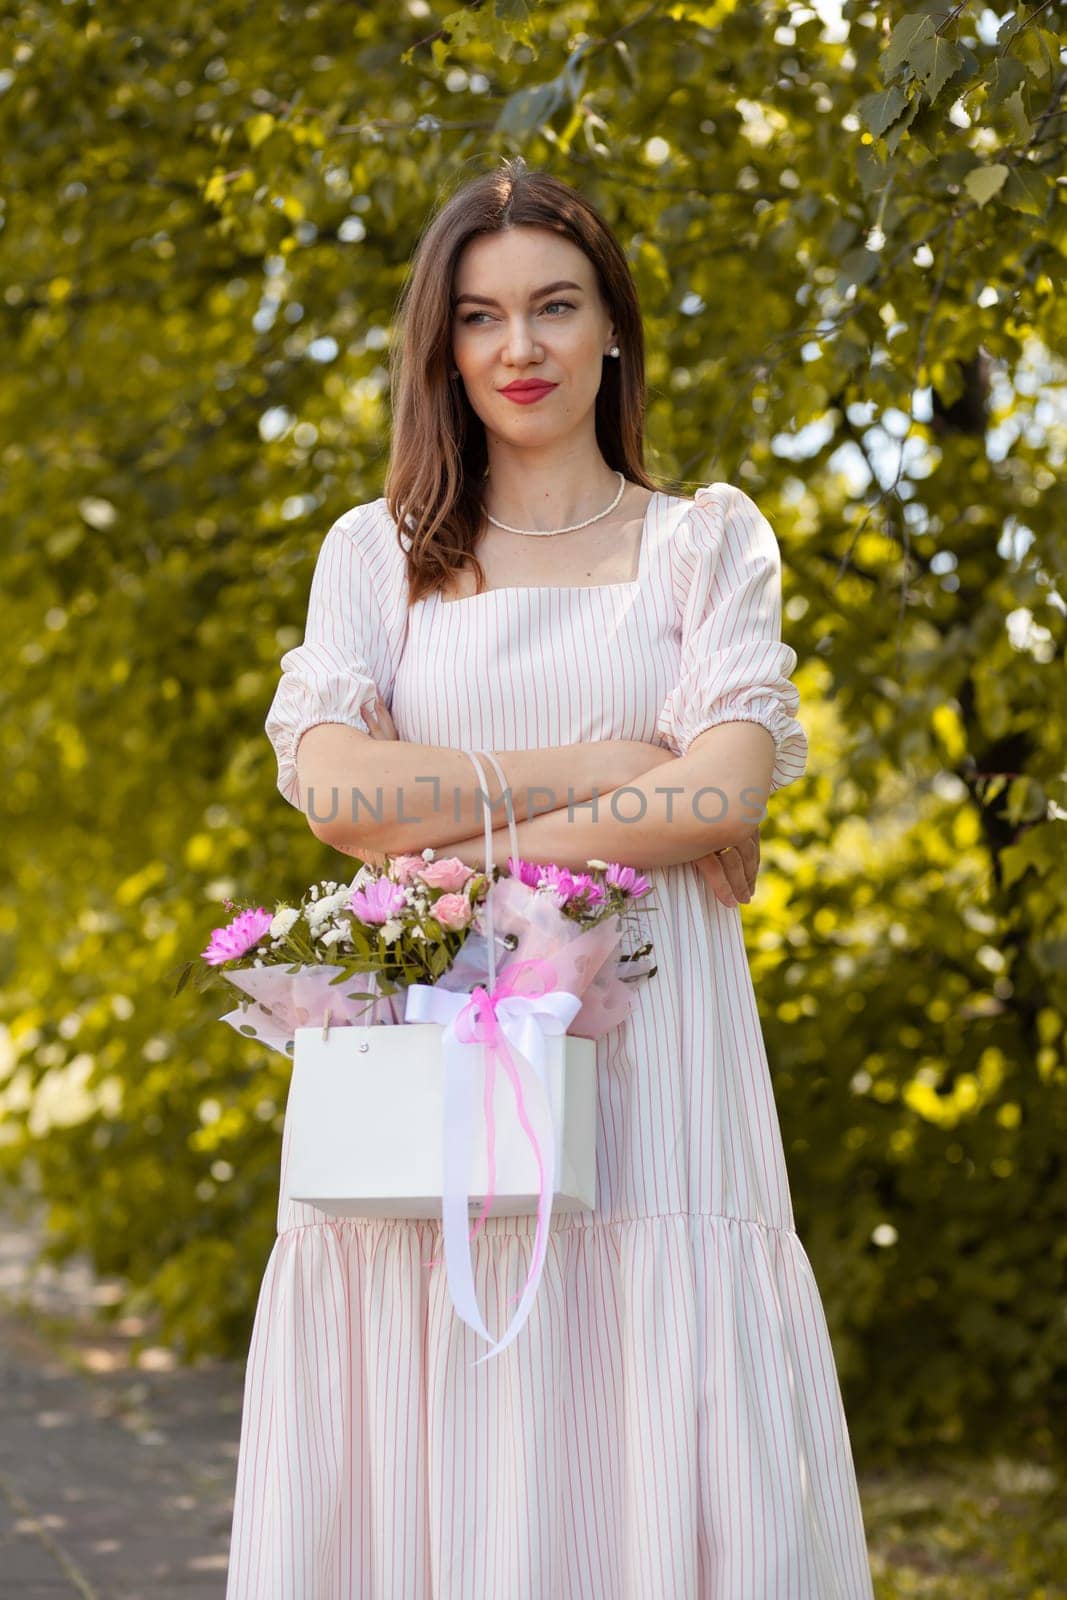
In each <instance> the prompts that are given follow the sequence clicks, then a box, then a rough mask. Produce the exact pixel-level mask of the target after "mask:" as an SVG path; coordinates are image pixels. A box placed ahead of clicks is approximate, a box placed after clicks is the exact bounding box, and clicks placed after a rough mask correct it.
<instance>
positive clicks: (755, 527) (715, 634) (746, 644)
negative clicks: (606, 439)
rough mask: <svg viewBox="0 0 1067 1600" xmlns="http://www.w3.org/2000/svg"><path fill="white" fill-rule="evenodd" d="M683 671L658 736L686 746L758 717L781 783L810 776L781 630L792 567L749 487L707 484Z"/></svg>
mask: <svg viewBox="0 0 1067 1600" xmlns="http://www.w3.org/2000/svg"><path fill="white" fill-rule="evenodd" d="M676 567H677V573H678V576H677V585H678V588H679V589H680V590H681V593H682V595H683V596H684V598H681V597H680V604H681V607H682V611H681V673H680V676H679V681H678V683H677V684H676V685H675V687H674V688H673V689H672V690H671V692H670V694H669V695H668V696H667V699H666V701H665V702H664V705H663V708H662V710H661V712H660V715H659V719H658V722H657V728H656V732H657V737H658V738H659V739H660V741H661V742H662V743H664V744H666V745H668V746H669V747H670V748H671V749H673V750H674V752H675V753H676V754H677V755H684V754H685V753H686V751H687V750H688V749H689V746H690V745H691V744H692V742H693V740H694V739H695V738H696V736H697V734H698V733H703V732H704V731H705V729H707V728H713V727H715V726H716V725H717V724H718V723H720V722H758V723H760V724H761V725H762V726H763V727H764V728H766V729H767V730H768V732H769V733H770V734H771V735H772V737H773V739H774V747H775V758H774V771H773V775H772V778H771V792H772V793H773V792H774V790H776V789H781V788H783V787H784V786H785V785H786V784H787V783H792V782H794V780H795V779H797V778H799V777H801V776H802V774H803V772H804V768H805V766H806V764H807V752H808V740H807V735H806V734H805V732H804V729H803V728H802V727H801V725H800V723H799V722H798V721H797V717H796V712H797V710H798V708H799V705H800V693H799V690H798V689H797V688H796V686H795V685H794V684H792V683H791V682H790V674H791V673H792V672H793V670H794V669H795V667H796V664H797V657H796V652H795V650H793V649H791V648H790V646H789V645H787V644H784V643H783V642H782V638H781V615H782V567H781V556H780V553H779V549H778V541H777V540H776V538H775V536H774V532H773V530H772V528H771V525H770V523H769V522H768V521H767V519H766V517H765V516H764V515H763V513H762V512H761V511H760V510H759V508H758V506H757V505H756V503H755V501H754V500H752V499H751V498H750V497H749V496H748V495H747V494H746V493H745V492H744V490H743V489H738V488H736V487H735V486H734V485H733V484H729V483H713V484H709V485H708V486H707V487H705V488H701V489H698V490H697V492H696V495H695V497H694V502H693V506H692V509H691V510H690V511H689V512H688V513H687V515H686V517H685V523H684V526H683V527H682V528H680V529H679V546H678V555H677V561H676Z"/></svg>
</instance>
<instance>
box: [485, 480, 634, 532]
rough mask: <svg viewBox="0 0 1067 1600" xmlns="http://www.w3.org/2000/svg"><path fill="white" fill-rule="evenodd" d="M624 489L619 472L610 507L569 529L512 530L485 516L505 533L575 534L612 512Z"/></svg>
mask: <svg viewBox="0 0 1067 1600" xmlns="http://www.w3.org/2000/svg"><path fill="white" fill-rule="evenodd" d="M625 488H626V479H625V477H624V476H623V474H622V473H621V472H620V473H619V487H618V491H617V493H616V495H615V498H614V500H613V501H612V502H611V504H610V506H605V507H604V509H603V511H598V512H597V514H596V516H595V517H586V519H585V521H584V522H572V523H571V525H570V527H569V528H512V527H510V526H509V525H508V524H507V523H506V522H498V521H497V519H496V518H495V517H489V513H488V511H487V512H486V513H485V514H486V516H487V517H489V521H490V522H491V523H492V524H493V526H494V528H503V530H504V532H505V533H526V534H533V535H535V536H538V535H540V536H544V535H547V534H552V533H577V531H578V529H579V528H588V526H589V524H590V523H591V522H599V521H600V519H601V517H606V516H607V514H608V512H609V511H614V510H615V507H616V506H617V505H618V503H619V501H620V500H621V499H622V491H623V490H624V489H625Z"/></svg>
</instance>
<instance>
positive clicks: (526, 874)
mask: <svg viewBox="0 0 1067 1600" xmlns="http://www.w3.org/2000/svg"><path fill="white" fill-rule="evenodd" d="M544 870H545V869H544V867H542V866H541V864H540V862H538V861H524V860H523V859H522V857H521V856H517V857H516V856H508V875H509V877H512V878H518V880H519V882H520V883H525V884H526V886H527V888H530V889H536V888H537V885H538V884H539V883H540V881H541V874H542V873H543V872H544Z"/></svg>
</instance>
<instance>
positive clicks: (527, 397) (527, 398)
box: [500, 378, 556, 406]
mask: <svg viewBox="0 0 1067 1600" xmlns="http://www.w3.org/2000/svg"><path fill="white" fill-rule="evenodd" d="M555 387H556V385H555V384H554V383H545V382H544V381H543V380H542V379H541V378H516V380H515V382H514V383H509V384H508V386H507V388H506V389H501V391H500V393H501V394H506V395H507V397H508V399H509V400H514V401H516V402H517V403H518V404H519V405H521V406H528V405H531V404H532V403H533V402H534V401H535V400H540V399H541V398H542V397H543V396H544V395H546V394H549V393H550V392H551V391H552V390H553V389H554V388H555Z"/></svg>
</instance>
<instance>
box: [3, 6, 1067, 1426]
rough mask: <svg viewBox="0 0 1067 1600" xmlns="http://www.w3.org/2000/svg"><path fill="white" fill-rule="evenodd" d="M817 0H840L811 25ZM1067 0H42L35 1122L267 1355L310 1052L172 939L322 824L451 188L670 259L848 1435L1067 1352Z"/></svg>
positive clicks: (23, 621) (782, 1032)
mask: <svg viewBox="0 0 1067 1600" xmlns="http://www.w3.org/2000/svg"><path fill="white" fill-rule="evenodd" d="M791 18H792V20H790V19H791ZM1050 20H1051V13H1050V12H1049V11H1048V10H1047V9H1046V8H1044V7H1041V6H1034V7H1032V8H1029V9H1026V8H1024V9H1020V10H1017V11H1015V12H1013V13H1012V14H1011V15H1010V16H1007V17H1006V18H1005V20H1004V21H1003V23H1001V24H999V26H998V23H997V17H996V14H995V13H993V12H990V11H988V10H986V11H982V12H981V13H980V16H979V17H976V16H975V15H972V14H971V12H969V11H968V10H966V9H963V10H960V9H959V8H955V9H949V8H945V7H943V6H938V7H934V6H933V5H929V4H924V5H920V6H918V7H904V6H903V5H900V4H891V5H885V6H879V7H868V6H864V5H860V4H854V3H847V4H846V5H845V7H844V18H843V22H842V24H841V26H840V27H837V28H833V27H827V26H824V24H823V23H822V22H821V21H820V20H819V18H818V17H817V16H816V15H815V14H814V13H812V12H808V11H804V10H794V11H793V12H791V13H790V12H787V11H785V10H783V9H782V8H781V7H774V6H766V5H748V6H738V5H731V4H706V5H701V4H684V3H672V4H664V5H662V6H658V7H655V6H640V5H632V6H625V5H609V6H608V7H606V8H605V7H604V6H602V5H596V6H594V5H593V4H591V3H589V0H584V3H580V4H579V3H571V4H554V5H544V6H540V7H528V6H525V5H522V4H517V3H514V0H510V3H504V0H499V3H498V4H497V5H496V6H495V7H493V6H490V5H485V4H483V5H480V6H468V7H463V8H461V9H458V10H454V11H451V12H450V11H448V10H447V9H446V8H444V7H435V6H432V5H430V4H427V3H424V0H417V3H416V0H411V3H409V4H408V5H407V6H406V7H390V8H388V10H387V9H385V8H383V7H379V6H376V5H373V4H371V5H364V6H360V7H352V6H323V5H300V4H290V5H274V6H269V5H268V6H266V7H264V6H259V7H257V8H245V9H244V10H242V9H241V8H236V9H235V8H226V9H224V8H220V7H212V6H205V5H203V4H192V3H190V0H179V3H178V6H177V8H176V9H175V7H174V6H171V7H168V8H167V9H166V10H164V9H163V8H162V7H160V6H158V5H152V4H151V3H150V0H148V3H146V4H144V5H142V6H140V7H138V8H137V11H136V15H134V13H132V12H130V11H129V9H128V8H119V7H115V8H108V7H106V6H95V7H94V6H89V5H87V4H84V3H72V4H69V5H64V6H46V5H44V4H41V3H38V4H23V5H21V6H18V7H14V8H11V9H10V10H9V12H8V15H7V16H6V18H5V20H4V22H3V24H2V26H3V32H4V40H5V44H6V46H7V48H6V50H5V56H6V58H7V60H8V62H9V63H10V65H9V69H8V70H7V71H6V72H5V73H4V75H3V78H2V79H0V83H3V84H4V85H5V88H4V92H3V95H2V99H0V117H2V118H3V130H2V131H3V138H4V149H5V152H6V173H7V204H6V207H5V211H4V226H3V230H2V232H0V251H2V252H3V282H4V284H5V285H6V287H5V289H4V291H3V301H2V314H3V318H4V322H5V331H6V335H7V363H6V374H5V383H4V385H3V388H2V390H0V413H2V422H3V433H4V438H5V441H6V443H5V444H4V446H3V454H2V462H3V470H4V482H5V498H6V504H7V512H8V517H7V529H8V537H7V540H6V543H5V547H4V550H3V553H2V554H0V563H2V568H0V576H2V583H3V592H4V595H5V632H6V639H5V643H6V645H7V651H8V663H9V665H8V670H7V671H6V672H5V674H4V683H3V688H2V690H0V696H2V699H0V755H2V758H3V763H4V770H5V774H6V789H5V799H6V805H5V811H6V817H5V831H6V843H7V846H8V858H9V860H10V862H11V864H12V872H11V879H10V882H9V883H8V884H7V885H6V886H5V887H4V888H3V890H2V899H0V964H2V965H0V974H2V976H0V984H2V995H0V1004H2V1010H0V1018H2V1020H3V1021H4V1022H5V1023H6V1025H7V1027H8V1029H9V1038H10V1047H9V1059H8V1061H7V1064H6V1068H5V1069H4V1071H3V1079H2V1083H0V1092H2V1094H3V1120H2V1122H0V1140H2V1142H0V1167H2V1170H3V1171H4V1172H5V1173H6V1175H7V1176H8V1178H9V1179H10V1181H12V1182H21V1183H24V1184H25V1185H27V1186H31V1187H34V1186H36V1187H39V1188H40V1189H41V1191H42V1192H43V1193H44V1195H45V1196H46V1197H47V1198H48V1200H49V1201H50V1202H51V1207H52V1220H53V1228H54V1242H55V1249H56V1251H57V1252H62V1251H64V1250H67V1249H69V1248H72V1247H77V1246H87V1247H88V1248H89V1249H90V1250H91V1251H92V1252H93V1254H94V1256H95V1258H96V1260H97V1261H98V1263H99V1265H100V1266H101V1267H102V1268H103V1269H104V1270H106V1271H109V1272H115V1271H117V1272H122V1273H124V1274H126V1275H128V1277H129V1279H130V1281H131V1283H132V1284H133V1285H134V1286H135V1288H136V1289H137V1291H138V1292H140V1293H141V1294H142V1295H147V1296H149V1297H150V1298H151V1299H153V1300H154V1301H155V1303H157V1304H159V1305H161V1306H162V1307H163V1309H164V1311H165V1313H166V1316H167V1319H168V1320H167V1327H168V1331H169V1335H170V1337H171V1338H172V1339H173V1340H174V1342H175V1344H176V1346H177V1347H178V1348H179V1349H180V1350H182V1351H183V1352H184V1353H186V1354H189V1355H193V1354H195V1353H196V1352H197V1351H198V1350H206V1349H217V1348H229V1349H236V1350H240V1349H241V1348H242V1344H243V1340H244V1339H245V1338H246V1337H247V1330H248V1325H249V1321H250V1317H251V1313H252V1308H253V1306H254V1302H255V1293H256V1288H257V1285H258V1280H259V1275H260V1272H261V1270H262V1265H263V1262H264V1259H265V1256H266V1253H267V1250H268V1249H269V1247H270V1241H271V1238H272V1235H273V1227H274V1206H275V1204H276V1200H277V1161H278V1139H279V1130H280V1127H281V1121H282V1113H283V1107H284V1100H285V1092H286V1083H285V1073H286V1070H287V1068H286V1065H285V1063H284V1062H281V1061H280V1060H279V1059H278V1058H272V1057H271V1056H270V1055H269V1054H266V1053H264V1052H263V1051H262V1050H259V1049H256V1048H253V1047H251V1046H246V1045H244V1044H242V1042H241V1041H240V1040H239V1039H238V1038H237V1037H236V1036H235V1035H234V1034H233V1032H232V1031H231V1030H229V1029H226V1028H223V1027H222V1026H220V1025H218V1024H216V1023H215V1022H214V1020H213V1016H214V1013H213V1012H212V1013H210V1014H209V1013H206V1012H205V1010H204V1003H203V1000H202V999H201V1000H200V1001H199V1002H198V1000H197V996H196V995H195V994H194V993H193V992H192V990H191V988H186V989H184V990H183V991H182V993H181V994H180V995H179V996H178V997H176V998H175V997H174V996H173V995H172V992H171V984H170V983H169V982H168V979H167V976H166V975H167V974H168V973H170V972H172V971H173V969H174V967H175V964H176V963H177V962H179V961H180V960H181V959H182V957H183V956H185V955H187V954H188V952H189V951H190V950H191V949H193V948H196V947H197V942H198V941H199V940H200V939H201V938H202V936H203V933H204V930H205V928H206V927H207V926H209V925H210V923H211V921H212V920H213V919H215V920H221V918H220V917H219V915H218V909H219V905H220V903H221V901H222V900H223V899H224V898H225V897H227V896H229V897H235V896H237V895H239V894H249V893H256V892H264V891H265V890H266V889H267V888H268V887H269V890H270V891H271V892H273V893H276V894H277V895H278V896H279V898H285V897H287V896H291V895H293V894H295V893H297V892H298V891H299V889H300V888H301V887H302V886H303V885H304V884H306V883H307V882H309V881H311V880H312V879H313V878H316V877H319V876H322V875H324V873H325V872H327V871H328V866H329V863H328V861H324V860H323V850H322V847H321V846H320V845H319V844H318V842H317V841H316V840H315V839H314V838H313V837H312V836H311V835H310V833H309V832H308V830H307V829H306V827H305V826H304V824H303V823H302V821H301V819H300V817H299V816H298V815H297V814H296V812H295V811H293V810H291V809H290V808H289V807H287V806H285V805H284V804H283V803H282V802H281V800H280V799H279V797H278V795H277V793H276V791H275V788H274V763H273V755H272V752H271V750H270V748H269V745H268V744H267V741H266V739H265V737H264V734H263V718H264V716H265V713H266V709H267V706H268V704H269V702H270V698H271V696H272V694H273V690H274V686H275V683H276V681H277V671H278V667H277V663H278V657H279V655H280V654H281V652H282V651H283V650H284V649H285V648H287V647H288V646H290V645H293V644H295V643H297V642H299V639H300V637H301V628H302V622H303V614H304V608H305V605H306V599H307V589H308V583H309V579H310V573H311V566H312V563H313V560H314V556H315V553H316V550H317V546H318V542H319V540H320V539H321V536H322V534H323V532H324V530H325V528H326V527H327V526H328V525H329V523H330V522H331V521H332V519H333V518H334V517H336V516H337V515H338V514H339V513H340V512H341V511H342V510H343V509H345V508H346V507H348V506H350V505H352V504H354V503H356V502H357V501H361V500H367V499H370V498H373V497H374V496H375V495H376V494H378V493H379V492H380V483H381V473H382V469H383V465H384V461H385V456H386V448H387V446H386V441H387V438H388V430H389V417H388V410H387V401H388V386H387V374H386V369H385V351H386V348H387V345H388V342H389V338H390V324H391V315H392V307H393V305H394V303H395V299H396V296H397V294H398V292H399V290H400V287H401V285H402V283H403V280H404V274H405V270H406V264H407V261H408V259H409V256H410V253H411V250H412V248H413V245H414V243H415V241H416V239H417V237H418V235H419V233H420V231H421V229H422V227H423V225H424V223H425V220H426V217H427V215H428V213H429V212H430V211H431V209H432V208H433V207H434V206H435V205H436V204H437V203H438V201H439V199H440V198H441V196H442V195H443V194H444V193H445V192H447V191H448V189H449V188H450V187H451V186H452V184H453V183H455V182H457V181H459V180H461V179H462V178H463V177H465V176H469V175H470V174H471V173H473V172H474V171H476V170H481V169H482V168H483V167H484V166H485V165H487V164H492V163H493V162H494V161H495V160H496V158H497V156H498V155H499V154H500V153H505V152H508V153H510V152H512V151H514V150H516V149H519V148H521V149H522V151H523V153H524V154H525V155H526V158H527V160H528V161H529V162H530V164H531V165H534V166H545V167H547V168H549V169H551V170H553V171H556V172H558V173H560V175H562V176H563V177H565V178H567V179H569V180H570V181H572V182H574V183H576V184H578V185H579V186H580V187H582V188H583V190H584V191H585V192H586V193H587V194H589V196H590V197H591V198H592V199H593V201H594V202H595V203H597V204H598V205H599V206H600V207H601V208H602V209H603V211H604V212H605V214H606V215H607V216H608V218H609V219H610V221H611V222H612V224H613V225H614V227H615V228H616V229H617V231H618V233H619V235H620V237H621V238H622V240H623V241H624V244H625V246H626V248H627V250H628V252H629V256H630V259H631V261H632V264H633V269H634V272H635V274H636V276H637V279H638V282H639V287H640V290H641V294H642V299H643V304H644V308H645V316H646V335H647V347H648V375H649V404H648V417H647V422H648V432H649V441H650V464H651V466H652V467H653V469H654V470H656V469H658V470H661V471H662V472H663V474H664V476H671V477H673V476H674V475H676V474H677V475H680V476H681V477H682V481H684V482H686V483H689V484H691V485H692V486H693V487H695V486H696V485H698V484H700V483H704V482H708V481H711V480H712V479H715V478H728V479H730V480H731V481H734V482H737V483H739V484H741V485H742V486H743V487H744V488H745V489H746V490H747V491H748V492H749V493H750V494H752V495H753V497H754V498H755V499H756V500H757V501H758V503H759V504H760V505H761V507H762V508H763V509H764V510H765V511H766V512H767V513H768V515H770V516H771V518H772V520H773V521H774V523H775V526H776V530H777V532H778V536H779V539H780V542H781V545H782V549H783V554H784V561H785V566H786V580H785V581H786V594H785V601H786V605H785V625H786V634H787V637H788V638H789V640H790V642H791V643H792V644H793V645H794V647H795V648H796V650H797V652H798V655H799V658H800V662H801V667H800V671H799V674H798V681H799V683H800V686H801V691H802V696H803V702H802V704H803V715H804V720H805V725H806V726H807V727H808V729H809V732H810V735H811V741H812V759H811V767H810V774H809V776H808V778H807V779H805V780H804V781H803V782H802V783H800V784H798V785H796V786H795V787H793V788H791V789H789V790H788V791H786V792H785V793H784V794H783V795H782V796H780V797H779V799H778V801H777V802H776V807H775V809H774V813H773V818H772V823H771V825H770V827H769V828H768V829H767V830H766V831H767V840H766V846H765V862H766V866H765V870H764V873H763V875H762V878H761V883H760V890H759V895H758V897H757V900H756V902H755V903H754V905H753V908H752V909H751V910H750V911H749V912H748V913H747V916H746V923H747V926H748V932H749V942H750V948H751V954H752V960H753V965H754V971H755V976H756V982H757V988H758V993H759V997H760V1005H761V1010H762V1014H763V1017H764V1021H765V1025H766V1029H767V1037H768V1044H769V1048H770V1051H771V1055H772V1060H773V1064H774V1073H775V1086H776V1092H777V1095H778V1103H779V1108H780V1113H781V1120H782V1125H783V1131H784V1135H785V1140H786V1148H787V1152H788V1156H789V1163H790V1174H791V1178H792V1182H793V1190H794V1201H795V1208H796V1213H797V1222H798V1227H799V1229H800V1232H801V1235H802V1237H803V1238H804V1239H805V1242H806V1243H807V1245H808V1248H809V1252H810V1254H811V1257H812V1260H813V1263H814V1265H815V1268H816V1271H817V1274H818V1277H819V1280H820V1284H821V1286H822V1288H823V1291H824V1295H825V1300H826V1305H827V1311H828V1315H829V1317H830V1321H831V1324H832V1328H833V1332H834V1340H835V1348H836V1350H837V1353H838V1356H839V1360H840V1364H841V1369H842V1374H843V1378H844V1380H845V1386H846V1404H847V1405H848V1407H849V1412H850V1426H851V1430H852V1434H853V1438H854V1440H855V1443H856V1446H857V1451H858V1452H859V1453H861V1454H863V1455H866V1456H867V1457H868V1458H869V1457H870V1456H872V1455H873V1454H874V1453H875V1452H876V1451H879V1450H883V1449H885V1450H889V1449H894V1448H898V1447H899V1446H901V1445H902V1444H905V1443H909V1442H918V1443H923V1442H924V1441H926V1442H929V1441H934V1442H940V1443H945V1444H956V1443H960V1442H979V1443H981V1444H982V1445H983V1446H984V1445H986V1444H988V1443H989V1441H990V1440H991V1439H994V1438H999V1439H1003V1440H1004V1441H1005V1442H1007V1443H1011V1442H1012V1441H1019V1440H1037V1441H1039V1442H1047V1441H1048V1440H1049V1437H1050V1432H1051V1417H1052V1416H1053V1415H1054V1414H1055V1413H1056V1411H1057V1410H1058V1411H1059V1412H1060V1414H1062V1412H1063V1408H1064V1404H1065V1401H1067V1372H1065V1364H1064V1356H1063V1352H1064V1349H1065V1348H1067V1341H1065V1338H1064V1334H1065V1331H1067V1330H1065V1327H1064V1293H1063V1287H1064V1255H1065V1244H1064V1240H1065V1237H1067V1230H1065V1229H1064V1213H1065V1199H1067V1176H1065V1171H1064V1162H1063V1154H1062V1152H1063V1149H1064V1144H1065V1138H1067V1110H1065V1094H1064V1089H1065V1083H1067V1074H1065V1063H1064V1030H1063V1018H1064V1009H1065V1006H1064V997H1065V987H1067V873H1065V861H1067V852H1065V851H1064V848H1063V822H1064V818H1065V815H1067V780H1065V773H1067V758H1065V748H1064V739H1065V731H1064V694H1063V687H1064V676H1063V642H1064V601H1063V598H1062V597H1063V593H1064V577H1065V571H1064V569H1065V563H1067V552H1065V545H1064V540H1063V532H1062V530H1063V528H1064V526H1065V523H1067V482H1065V480H1064V475H1063V472H1062V461H1063V454H1064V429H1063V421H1062V405H1060V406H1059V408H1058V409H1057V408H1056V405H1055V401H1056V399H1057V398H1059V396H1058V395H1057V394H1056V392H1055V391H1056V388H1057V386H1059V385H1061V384H1062V381H1063V367H1062V356H1061V355H1057V354H1056V352H1061V353H1062V351H1063V350H1064V349H1067V312H1065V309H1064V307H1065V301H1064V297H1063V296H1062V295H1059V296H1057V295H1056V293H1055V292H1054V291H1055V286H1056V284H1057V282H1058V281H1060V280H1061V279H1062V274H1063V258H1064V255H1065V254H1067V204H1065V199H1067V190H1065V188H1064V186H1063V183H1062V180H1061V179H1060V176H1059V175H1060V174H1061V173H1062V171H1063V168H1064V150H1063V141H1064V119H1063V115H1062V108H1061V106H1060V101H1061V99H1062V94H1063V88H1064V74H1063V68H1062V65H1061V61H1060V56H1061V49H1060V41H1059V40H1058V39H1057V38H1056V36H1055V35H1053V34H1052V33H1051V32H1050V31H1049V27H1048V26H1047V24H1048V23H1049V22H1050Z"/></svg>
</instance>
